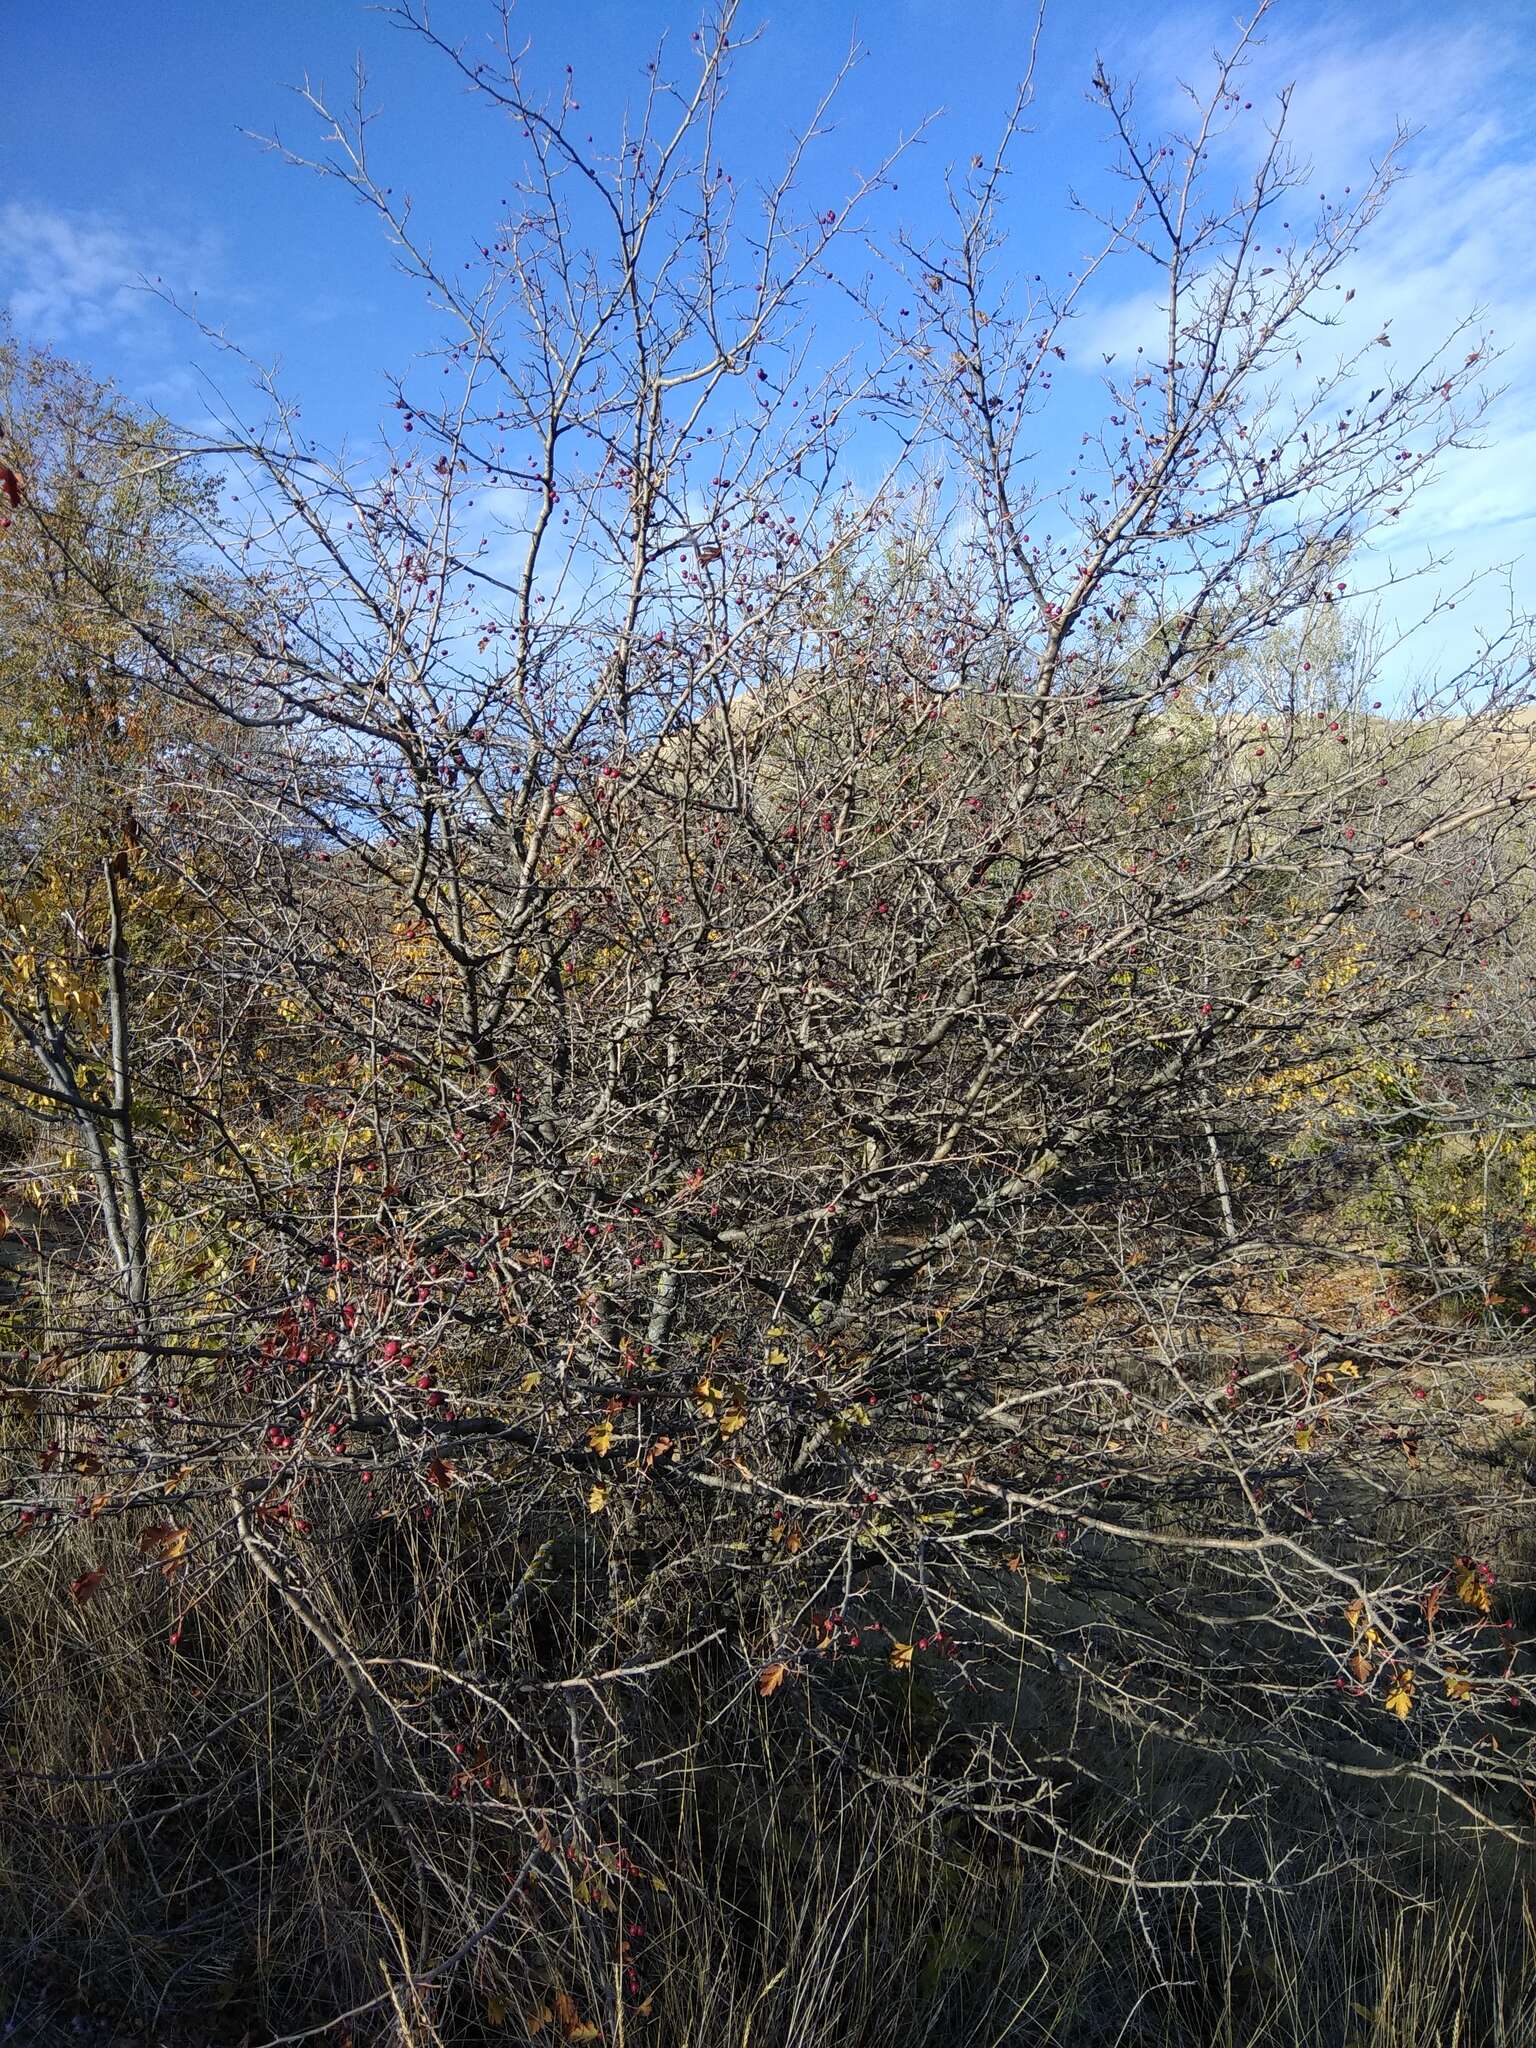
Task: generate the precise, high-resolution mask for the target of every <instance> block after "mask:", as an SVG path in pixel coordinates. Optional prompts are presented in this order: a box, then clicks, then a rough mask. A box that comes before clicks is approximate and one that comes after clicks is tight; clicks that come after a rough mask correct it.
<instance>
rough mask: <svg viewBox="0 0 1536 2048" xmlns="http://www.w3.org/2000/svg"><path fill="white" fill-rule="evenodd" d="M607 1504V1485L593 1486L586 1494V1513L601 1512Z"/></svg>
mask: <svg viewBox="0 0 1536 2048" xmlns="http://www.w3.org/2000/svg"><path fill="white" fill-rule="evenodd" d="M607 1505H608V1489H607V1487H606V1486H594V1487H593V1489H592V1491H591V1492H590V1493H589V1494H588V1495H587V1513H588V1514H589V1515H600V1514H601V1513H602V1512H603V1509H604V1508H605V1507H607Z"/></svg>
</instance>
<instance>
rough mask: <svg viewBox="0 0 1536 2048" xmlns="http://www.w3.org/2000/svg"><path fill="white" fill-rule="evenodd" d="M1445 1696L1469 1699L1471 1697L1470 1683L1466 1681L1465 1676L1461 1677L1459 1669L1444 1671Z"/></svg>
mask: <svg viewBox="0 0 1536 2048" xmlns="http://www.w3.org/2000/svg"><path fill="white" fill-rule="evenodd" d="M1445 1696H1446V1698H1447V1699H1448V1700H1469V1699H1471V1697H1472V1687H1471V1685H1470V1684H1469V1682H1468V1681H1467V1680H1466V1679H1465V1678H1463V1677H1462V1675H1461V1673H1460V1672H1459V1671H1447V1672H1446V1674H1445Z"/></svg>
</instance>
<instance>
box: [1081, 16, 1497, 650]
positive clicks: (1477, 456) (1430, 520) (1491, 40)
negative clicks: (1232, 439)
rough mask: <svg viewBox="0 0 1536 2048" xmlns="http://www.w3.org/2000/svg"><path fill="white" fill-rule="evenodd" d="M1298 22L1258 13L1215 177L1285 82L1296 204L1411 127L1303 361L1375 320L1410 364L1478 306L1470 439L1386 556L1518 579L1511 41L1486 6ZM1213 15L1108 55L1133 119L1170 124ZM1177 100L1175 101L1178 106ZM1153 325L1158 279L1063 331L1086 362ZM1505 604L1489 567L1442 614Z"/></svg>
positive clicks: (1354, 341)
mask: <svg viewBox="0 0 1536 2048" xmlns="http://www.w3.org/2000/svg"><path fill="white" fill-rule="evenodd" d="M1297 18H1298V11H1297V10H1293V9H1291V8H1289V7H1279V8H1277V9H1276V10H1275V12H1274V13H1273V14H1272V15H1271V16H1270V18H1269V21H1268V23H1267V25H1266V28H1267V41H1266V42H1265V43H1264V44H1263V45H1262V46H1261V47H1259V48H1258V49H1257V50H1256V52H1255V53H1254V56H1253V59H1252V63H1251V65H1250V68H1249V70H1248V72H1247V74H1246V75H1245V77H1244V80H1243V97H1244V98H1245V99H1248V100H1251V101H1252V103H1253V110H1252V112H1251V113H1246V114H1244V115H1242V116H1241V117H1240V119H1239V121H1238V123H1237V124H1236V125H1235V126H1234V128H1233V129H1232V131H1231V132H1230V133H1229V135H1228V136H1227V137H1225V138H1224V140H1223V142H1222V144H1221V145H1220V147H1219V148H1218V149H1217V150H1216V151H1215V152H1213V159H1212V165H1211V172H1212V177H1213V180H1214V181H1215V182H1216V183H1217V184H1218V185H1219V184H1220V182H1221V181H1222V180H1223V179H1227V178H1232V177H1234V176H1236V175H1240V174H1241V173H1242V172H1243V171H1244V170H1245V169H1247V168H1249V167H1251V165H1252V163H1253V161H1254V159H1255V153H1256V151H1257V150H1258V148H1260V147H1261V146H1262V145H1263V144H1264V143H1265V142H1266V141H1267V136H1266V134H1265V132H1264V129H1263V128H1262V127H1261V126H1260V125H1259V124H1260V122H1261V120H1262V119H1263V117H1264V114H1265V110H1266V108H1272V107H1273V106H1274V103H1275V97H1276V94H1277V93H1278V92H1279V90H1280V89H1281V88H1282V87H1284V86H1287V85H1290V86H1292V87H1293V92H1292V97H1291V104H1290V111H1289V117H1288V119H1287V122H1286V135H1287V138H1288V140H1289V143H1290V146H1291V148H1292V150H1293V152H1294V154H1295V156H1296V157H1297V158H1298V159H1299V160H1300V161H1301V162H1303V163H1305V164H1310V166H1311V170H1310V174H1309V176H1308V178H1307V181H1306V187H1305V192H1304V193H1303V194H1302V195H1299V197H1298V201H1297V204H1298V207H1299V206H1300V204H1301V202H1302V199H1303V198H1305V199H1308V200H1314V201H1315V199H1316V197H1317V195H1318V194H1319V193H1322V192H1326V193H1327V194H1328V195H1329V197H1330V199H1336V198H1338V197H1339V196H1340V195H1341V194H1342V191H1343V188H1344V187H1345V186H1346V185H1351V184H1352V185H1353V186H1354V188H1355V190H1356V191H1357V192H1358V190H1359V189H1360V187H1361V185H1362V184H1363V183H1364V182H1365V180H1366V178H1367V177H1368V176H1369V175H1370V170H1371V166H1372V162H1373V160H1379V158H1380V156H1381V154H1382V152H1383V151H1384V150H1385V149H1386V147H1387V146H1388V145H1389V144H1390V143H1391V142H1392V140H1393V138H1394V135H1395V134H1396V132H1397V129H1398V127H1399V125H1400V124H1401V125H1403V126H1405V127H1407V128H1408V129H1409V130H1411V131H1416V132H1415V133H1414V135H1413V139H1412V140H1411V142H1410V143H1409V145H1408V148H1407V151H1406V156H1405V162H1406V165H1407V169H1408V175H1407V176H1406V177H1405V178H1404V179H1403V181H1402V182H1401V183H1400V184H1399V186H1398V187H1397V189H1396V191H1395V192H1394V193H1393V195H1392V197H1391V199H1390V201H1389V203H1388V205H1387V207H1386V208H1385V210H1384V211H1383V213H1382V215H1381V217H1380V218H1379V219H1378V220H1377V222H1376V223H1375V224H1374V225H1373V227H1372V228H1371V229H1370V231H1369V233H1368V234H1367V236H1366V239H1365V241H1364V244H1363V246H1362V248H1361V250H1360V251H1359V253H1358V255H1357V256H1355V257H1354V258H1352V259H1351V262H1350V265H1349V267H1348V269H1347V271H1344V272H1341V273H1340V278H1341V282H1342V284H1343V286H1345V287H1352V288H1353V290H1354V293H1355V297H1354V301H1353V303H1352V304H1351V305H1350V307H1349V310H1348V312H1347V314H1344V315H1343V317H1342V318H1341V322H1340V325H1339V327H1338V328H1337V330H1335V331H1333V332H1331V333H1330V334H1329V335H1328V336H1327V337H1326V340H1324V338H1322V337H1319V343H1318V344H1314V349H1313V351H1311V354H1310V360H1309V363H1308V370H1309V374H1310V373H1315V371H1316V370H1317V369H1320V368H1321V367H1322V359H1321V356H1320V355H1319V354H1318V352H1317V351H1318V346H1319V344H1320V345H1322V346H1326V347H1327V348H1328V349H1330V350H1332V351H1335V352H1337V353H1342V352H1343V351H1345V350H1346V349H1347V348H1349V347H1350V346H1351V345H1359V344H1361V343H1363V342H1366V341H1368V340H1369V339H1370V337H1371V336H1372V335H1373V334H1374V333H1376V332H1379V331H1380V330H1381V329H1382V328H1383V327H1388V328H1389V329H1390V332H1391V336H1392V346H1393V357H1392V360H1393V361H1394V363H1395V364H1397V365H1399V366H1404V365H1406V364H1408V363H1410V362H1417V361H1419V360H1422V359H1424V358H1426V357H1428V356H1429V355H1430V354H1431V353H1432V352H1433V350H1434V349H1435V348H1436V347H1437V346H1439V345H1440V344H1441V343H1442V342H1443V341H1444V340H1445V339H1446V337H1447V335H1448V334H1449V333H1450V332H1451V330H1452V329H1453V328H1454V327H1455V325H1456V323H1457V322H1458V321H1459V320H1461V319H1462V318H1464V317H1466V316H1468V315H1476V316H1478V318H1479V325H1480V327H1481V328H1483V329H1485V330H1486V331H1487V333H1488V334H1489V335H1490V336H1491V338H1492V342H1493V346H1494V349H1495V351H1496V353H1497V354H1498V356H1499V360H1498V361H1497V362H1496V363H1495V364H1494V365H1493V368H1492V371H1491V374H1490V377H1489V383H1490V386H1492V387H1493V388H1495V389H1501V390H1502V395H1501V396H1500V397H1499V398H1498V399H1497V401H1496V403H1495V405H1494V407H1493V410H1492V412H1491V413H1490V415H1489V418H1488V421H1487V423H1486V427H1485V429H1484V431H1483V433H1482V435H1481V436H1480V437H1479V438H1480V439H1481V440H1482V442H1483V444H1484V445H1483V446H1482V447H1480V448H1476V449H1469V450H1464V451H1457V452H1455V453H1454V454H1452V455H1450V456H1449V457H1448V458H1447V459H1446V461H1445V463H1444V466H1443V468H1442V470H1441V472H1440V474H1439V476H1438V478H1437V479H1436V481H1435V482H1434V483H1433V484H1431V485H1430V486H1429V487H1428V488H1426V489H1425V490H1424V491H1423V493H1422V494H1421V495H1420V496H1419V497H1418V498H1417V499H1416V500H1415V501H1414V502H1413V504H1412V505H1411V507H1410V508H1409V509H1408V510H1406V511H1405V512H1404V515H1403V517H1402V519H1401V520H1400V521H1399V522H1397V523H1396V525H1395V527H1394V530H1393V532H1392V534H1391V536H1390V541H1391V546H1390V551H1389V552H1390V559H1391V560H1392V562H1393V564H1394V566H1396V567H1399V568H1401V567H1404V566H1407V565H1408V564H1409V563H1411V562H1414V561H1419V562H1422V561H1423V560H1424V559H1425V557H1426V555H1427V554H1428V553H1430V552H1433V553H1435V554H1450V555H1451V556H1452V557H1453V559H1452V560H1451V561H1450V563H1449V564H1448V567H1447V569H1446V571H1445V572H1444V574H1443V576H1441V577H1440V578H1439V579H1438V580H1439V581H1440V582H1441V583H1443V584H1448V583H1450V582H1453V581H1454V582H1459V581H1461V580H1462V579H1463V578H1464V577H1465V576H1466V575H1468V574H1469V573H1471V572H1473V571H1476V570H1479V569H1485V568H1492V567H1494V566H1495V565H1501V564H1504V563H1509V562H1519V561H1521V560H1522V559H1523V562H1524V569H1523V571H1517V581H1518V579H1519V577H1520V576H1521V575H1522V574H1523V577H1524V579H1525V582H1526V585H1527V587H1528V588H1529V586H1530V585H1531V583H1532V582H1536V574H1533V572H1536V238H1533V237H1532V234H1531V231H1530V223H1531V221H1532V220H1533V219H1536V138H1533V135H1532V131H1531V129H1530V125H1529V122H1528V119H1527V118H1526V112H1525V108H1526V99H1527V94H1528V90H1529V83H1530V81H1529V78H1528V77H1526V78H1522V75H1521V73H1522V68H1523V67H1522V60H1521V56H1520V51H1519V47H1518V44H1517V41H1516V39H1515V38H1514V37H1513V36H1512V34H1511V33H1509V32H1508V31H1507V29H1506V28H1505V27H1504V26H1503V25H1501V16H1500V14H1499V13H1498V11H1497V10H1495V11H1494V12H1493V13H1492V14H1483V15H1480V17H1479V18H1478V20H1477V21H1476V23H1475V25H1474V24H1473V23H1472V22H1471V21H1470V20H1469V17H1468V16H1467V15H1463V16H1461V17H1460V19H1459V20H1457V19H1451V20H1443V19H1442V20H1439V21H1435V20H1432V19H1429V18H1424V19H1420V20H1418V21H1416V22H1414V23H1413V24H1412V25H1411V26H1404V27H1402V28H1394V29H1390V30H1387V31H1386V32H1383V28H1382V24H1383V17H1382V16H1381V15H1379V14H1377V13H1376V12H1375V10H1374V9H1365V8H1361V9H1345V10H1337V11H1335V12H1333V13H1332V14H1331V15H1329V16H1327V17H1325V18H1324V19H1323V20H1322V21H1321V22H1320V23H1319V24H1318V25H1316V26H1312V27H1308V28H1303V29H1301V30H1300V31H1296V30H1293V29H1291V27H1290V24H1291V23H1294V22H1295V21H1296V20H1297ZM1222 26H1223V24H1222V22H1221V20H1220V19H1219V18H1218V17H1217V16H1216V15H1214V14H1209V15H1208V14H1206V13H1205V12H1203V11H1201V10H1193V9H1192V10H1188V11H1186V12H1185V13H1184V14H1182V15H1181V16H1179V17H1178V18H1177V19H1176V20H1174V21H1173V22H1169V21H1168V20H1166V19H1164V20H1163V21H1160V23H1159V26H1158V30H1157V36H1156V40H1155V41H1153V42H1148V43H1146V44H1145V45H1143V46H1142V47H1141V49H1140V50H1139V51H1135V52H1122V53H1121V57H1120V63H1119V66H1118V68H1119V69H1120V71H1121V72H1122V73H1124V72H1126V71H1129V72H1131V73H1135V72H1136V71H1138V70H1139V71H1140V73H1141V75H1142V81H1143V94H1142V105H1143V108H1144V110H1145V118H1146V120H1147V123H1148V125H1149V126H1152V125H1160V124H1162V123H1165V122H1166V123H1169V124H1170V125H1172V124H1175V123H1176V122H1177V119H1178V115H1179V112H1180V103H1179V98H1178V86H1177V81H1178V79H1180V78H1182V79H1184V80H1187V81H1188V82H1189V83H1191V84H1192V85H1194V86H1195V87H1196V89H1197V90H1198V89H1199V88H1200V87H1201V86H1202V85H1203V84H1204V83H1205V81H1206V80H1207V79H1208V77H1209V75H1210V68H1209V56H1208V53H1209V52H1210V51H1211V50H1212V49H1213V48H1214V47H1216V46H1217V45H1218V44H1219V43H1220V42H1221V41H1222V40H1223V38H1222V33H1221V31H1222ZM1116 68H1117V67H1116V66H1115V65H1114V64H1113V63H1112V64H1111V69H1112V70H1114V69H1116ZM1182 105H1183V108H1184V110H1186V111H1187V105H1188V102H1187V101H1184V102H1183V103H1182ZM1298 217H1299V216H1298ZM1277 239H1279V238H1278V237H1277ZM1123 281H1126V282H1128V281H1129V280H1128V279H1124V278H1123ZM1340 298H1342V294H1341V295H1340ZM1336 303H1337V302H1336ZM1161 332H1162V321H1161V317H1160V313H1159V306H1158V295H1157V293H1156V291H1155V290H1146V289H1138V290H1136V291H1134V292H1130V293H1128V294H1126V295H1125V296H1123V297H1121V298H1119V299H1109V298H1106V299H1105V300H1103V301H1101V302H1100V303H1099V304H1098V305H1097V306H1096V307H1095V308H1094V309H1093V310H1092V312H1091V314H1090V315H1089V316H1088V317H1087V318H1086V319H1085V320H1084V321H1083V322H1082V324H1081V325H1080V327H1079V328H1078V330H1077V332H1076V334H1075V335H1074V348H1073V356H1074V360H1075V361H1076V362H1077V364H1078V365H1079V366H1080V367H1081V368H1083V369H1084V370H1096V369H1100V368H1102V364H1101V360H1100V356H1101V353H1102V352H1107V351H1109V350H1116V351H1121V352H1123V353H1122V361H1123V356H1124V355H1125V354H1130V353H1133V352H1134V350H1135V348H1136V347H1137V345H1138V344H1140V345H1143V346H1145V347H1146V348H1147V350H1148V352H1149V353H1150V354H1157V353H1158V345H1159V342H1160V339H1161ZM1472 345H1473V344H1472V343H1471V342H1469V343H1468V344H1467V346H1468V349H1469V350H1470V348H1471V346H1472ZM1457 360H1458V361H1459V358H1458V359H1457ZM1387 555H1388V551H1387V550H1386V549H1383V558H1387ZM1407 602H1408V603H1410V604H1412V603H1414V602H1416V600H1414V599H1409V600H1407ZM1505 603H1506V593H1505V591H1504V589H1503V587H1502V586H1501V585H1500V584H1499V583H1498V580H1497V579H1492V580H1491V584H1490V590H1489V594H1488V598H1487V602H1486V609H1485V608H1484V607H1482V606H1479V605H1474V606H1473V607H1472V608H1471V610H1472V613H1473V617H1472V619H1471V620H1470V621H1469V619H1468V617H1467V608H1466V607H1462V608H1461V614H1460V618H1459V621H1458V629H1459V628H1460V627H1462V626H1465V625H1466V624H1468V623H1476V624H1485V625H1492V624H1495V623H1496V622H1497V620H1498V617H1499V614H1500V612H1501V611H1502V609H1503V607H1504V605H1505Z"/></svg>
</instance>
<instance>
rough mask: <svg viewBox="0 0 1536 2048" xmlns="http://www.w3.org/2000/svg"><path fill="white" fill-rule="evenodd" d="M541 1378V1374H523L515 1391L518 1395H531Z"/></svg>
mask: <svg viewBox="0 0 1536 2048" xmlns="http://www.w3.org/2000/svg"><path fill="white" fill-rule="evenodd" d="M543 1377H544V1375H543V1374H542V1373H541V1372H525V1373H524V1374H523V1376H522V1378H521V1379H520V1380H519V1381H518V1383H517V1391H518V1392H519V1393H520V1394H531V1393H532V1392H533V1390H534V1388H535V1387H536V1386H537V1385H538V1384H539V1381H540V1380H541V1379H543Z"/></svg>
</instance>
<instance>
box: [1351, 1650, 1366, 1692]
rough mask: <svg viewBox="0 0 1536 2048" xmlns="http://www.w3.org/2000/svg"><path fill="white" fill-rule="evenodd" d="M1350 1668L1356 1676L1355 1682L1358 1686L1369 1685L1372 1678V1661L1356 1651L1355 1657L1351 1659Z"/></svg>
mask: <svg viewBox="0 0 1536 2048" xmlns="http://www.w3.org/2000/svg"><path fill="white" fill-rule="evenodd" d="M1349 1668H1350V1670H1351V1671H1352V1672H1353V1673H1354V1675H1355V1682H1356V1684H1357V1685H1365V1684H1367V1683H1368V1681H1369V1679H1370V1676H1371V1666H1370V1661H1369V1659H1368V1658H1365V1657H1362V1656H1361V1654H1360V1652H1359V1651H1358V1650H1356V1652H1355V1654H1354V1655H1353V1657H1351V1658H1350V1660H1349Z"/></svg>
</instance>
